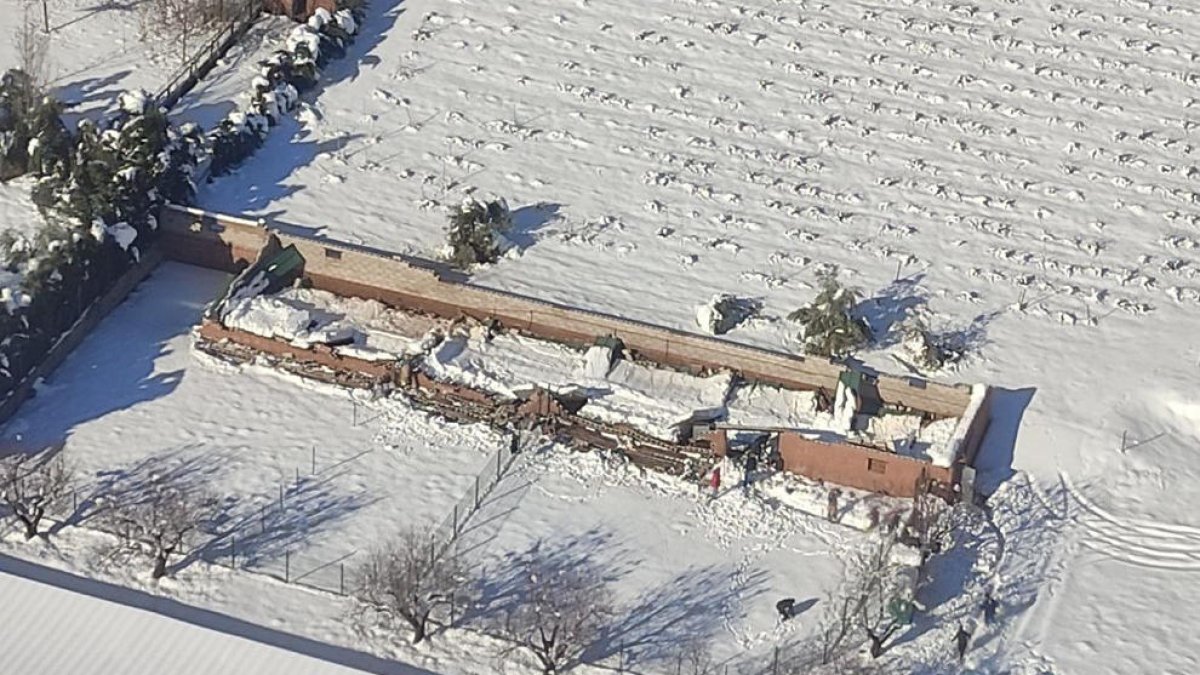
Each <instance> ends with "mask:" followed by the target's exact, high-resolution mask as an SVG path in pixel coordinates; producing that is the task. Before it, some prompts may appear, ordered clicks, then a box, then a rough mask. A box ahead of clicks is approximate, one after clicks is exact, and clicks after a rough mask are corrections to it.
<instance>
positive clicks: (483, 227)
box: [446, 199, 512, 269]
mask: <svg viewBox="0 0 1200 675" xmlns="http://www.w3.org/2000/svg"><path fill="white" fill-rule="evenodd" d="M511 225H512V216H511V214H510V213H509V211H508V204H506V203H505V202H504V200H502V199H500V200H492V201H489V202H486V203H482V202H477V201H475V200H474V199H467V200H466V201H464V202H463V203H462V204H461V205H459V206H458V207H456V208H455V209H454V210H452V211H451V213H450V225H449V228H448V229H447V233H446V252H447V256H446V257H447V258H448V259H449V260H450V262H451V263H453V264H454V265H455V266H456V267H459V268H462V269H467V268H469V267H472V266H474V265H482V264H486V263H492V262H495V261H496V260H498V259H499V258H500V254H501V253H503V243H504V239H503V233H504V232H505V231H507V230H508V229H509V227H511Z"/></svg>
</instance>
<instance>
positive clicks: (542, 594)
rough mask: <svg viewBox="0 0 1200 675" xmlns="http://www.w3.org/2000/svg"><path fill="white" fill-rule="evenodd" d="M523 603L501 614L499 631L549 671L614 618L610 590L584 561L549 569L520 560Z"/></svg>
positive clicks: (571, 659)
mask: <svg viewBox="0 0 1200 675" xmlns="http://www.w3.org/2000/svg"><path fill="white" fill-rule="evenodd" d="M521 581H522V583H521V588H520V591H519V593H520V595H519V597H520V598H521V602H520V603H519V604H518V605H516V607H514V608H513V609H512V610H511V611H509V612H508V614H507V616H506V617H505V618H504V624H503V632H504V634H505V636H506V637H508V638H509V639H511V640H512V641H513V642H514V643H515V645H516V646H517V647H523V648H525V649H527V650H529V652H530V653H532V654H533V656H534V658H536V659H537V661H538V663H539V664H541V666H542V672H544V673H547V675H550V674H553V673H558V672H560V670H562V669H565V668H568V667H570V666H571V665H573V664H574V663H576V662H577V661H578V659H579V658H580V657H581V656H582V655H583V652H584V650H585V649H587V647H588V646H589V645H590V644H591V643H592V641H593V640H594V639H595V638H596V636H597V634H598V633H600V632H601V631H602V630H603V629H604V627H605V626H606V625H607V624H608V622H609V621H611V619H612V616H613V597H612V589H610V588H609V587H608V586H607V585H606V584H605V583H604V582H603V580H602V577H601V576H599V575H596V574H590V573H589V570H588V568H587V566H585V565H572V566H562V567H557V568H553V569H551V568H550V567H549V566H547V565H544V564H542V563H541V562H540V561H538V560H529V561H527V562H525V563H523V569H522V570H521Z"/></svg>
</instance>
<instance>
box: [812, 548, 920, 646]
mask: <svg viewBox="0 0 1200 675" xmlns="http://www.w3.org/2000/svg"><path fill="white" fill-rule="evenodd" d="M895 545H896V539H895V537H894V536H893V535H892V534H889V533H879V534H878V535H877V536H876V537H875V539H874V540H873V541H872V542H871V544H870V545H869V546H867V547H865V548H864V549H861V550H859V551H857V552H856V553H855V554H854V555H853V556H852V557H851V558H850V561H849V563H848V564H847V567H846V578H845V580H844V581H843V583H842V586H841V587H840V588H839V589H838V590H837V591H835V592H833V593H832V594H831V595H830V596H829V597H828V598H827V599H826V601H825V614H824V617H823V619H822V623H821V629H820V632H819V633H818V635H817V638H816V646H815V647H814V648H812V649H810V650H808V653H806V654H805V655H804V656H805V658H808V659H811V661H814V662H816V663H819V664H822V665H828V664H833V663H838V662H840V661H841V660H842V659H843V658H844V657H846V656H847V654H848V653H849V652H851V651H852V650H853V649H855V648H856V647H857V646H858V645H861V644H863V642H864V640H863V639H862V638H865V642H866V643H867V644H868V645H869V648H870V653H871V657H872V658H878V657H879V656H881V655H883V653H884V652H885V651H887V648H888V646H889V645H888V641H889V640H891V638H892V637H893V636H894V635H895V634H896V632H897V631H899V630H900V629H901V628H903V627H904V626H906V625H908V624H909V622H910V618H911V613H912V600H911V593H912V586H911V584H910V583H909V576H908V570H907V569H906V566H905V565H904V564H902V563H900V562H898V561H897V560H896V557H895V555H894V550H895Z"/></svg>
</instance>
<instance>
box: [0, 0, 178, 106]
mask: <svg viewBox="0 0 1200 675" xmlns="http://www.w3.org/2000/svg"><path fill="white" fill-rule="evenodd" d="M46 6H47V8H48V9H49V12H50V43H49V48H48V52H47V58H46V61H47V63H46V68H47V74H48V79H49V85H50V89H51V91H52V93H53V94H54V95H55V96H56V97H57V98H58V99H59V100H61V101H62V102H63V103H64V104H65V106H66V112H67V117H68V119H69V120H71V122H69V124H70V123H73V121H74V120H78V119H81V118H84V117H87V118H90V119H98V118H99V117H100V116H101V115H103V114H104V112H105V111H106V110H109V109H112V108H115V107H116V102H117V97H118V96H119V95H120V94H121V92H123V91H128V90H130V89H145V90H147V91H150V92H154V91H157V90H158V89H159V88H160V87H162V86H163V85H165V84H166V83H167V80H169V79H170V77H171V76H172V75H173V74H174V72H175V71H176V70H177V69H178V68H179V67H180V65H181V64H182V63H183V58H182V53H181V52H180V50H179V49H178V47H176V46H173V45H172V44H170V43H169V42H167V41H165V40H163V39H158V38H150V39H148V40H143V39H142V34H143V32H142V28H141V25H140V13H139V12H140V3H137V2H113V3H104V2H95V1H94V0H63V1H62V2H48V3H46ZM26 7H27V8H28V12H29V17H30V18H31V19H32V20H33V21H34V23H35V24H36V26H37V28H38V30H41V29H42V27H43V19H42V3H40V2H25V1H24V0H3V1H2V2H0V16H2V17H3V19H0V31H2V32H3V35H4V38H5V39H4V40H3V41H2V42H3V44H2V45H0V69H4V70H7V69H9V68H18V67H20V65H21V61H20V58H19V55H18V53H17V50H16V47H15V45H14V41H13V40H11V39H10V36H11V35H13V33H14V32H15V31H16V30H17V28H18V27H19V26H20V25H21V23H22V22H23V21H24V20H25V8H26ZM197 44H199V42H197Z"/></svg>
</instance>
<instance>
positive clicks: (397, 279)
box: [160, 207, 971, 417]
mask: <svg viewBox="0 0 1200 675" xmlns="http://www.w3.org/2000/svg"><path fill="white" fill-rule="evenodd" d="M160 221H161V223H162V228H163V231H164V236H163V238H162V239H163V245H164V248H165V252H166V254H167V255H168V256H169V257H171V258H174V259H178V260H182V261H185V262H190V263H192V264H197V265H203V266H206V267H214V268H217V269H224V270H233V269H236V268H237V266H238V265H240V264H244V263H246V262H248V261H252V260H254V258H255V257H256V255H257V248H259V247H261V246H262V245H263V244H264V243H265V242H266V237H267V234H268V230H267V229H266V228H265V227H264V225H263V224H262V223H259V222H256V221H251V220H247V219H243V218H236V217H231V216H224V215H220V214H211V213H205V212H202V211H198V210H194V209H181V208H178V207H171V208H168V209H167V210H166V211H165V212H164V213H163V216H162V218H161V219H160ZM271 231H272V232H274V233H275V234H277V235H278V236H279V239H280V242H281V243H282V244H283V245H284V246H287V245H289V244H293V245H295V246H296V248H297V249H298V250H299V251H300V253H301V254H302V255H303V256H304V258H305V276H306V277H307V278H308V279H309V280H310V281H311V282H312V284H313V286H314V287H316V288H319V289H323V290H328V291H331V292H334V293H338V294H343V295H351V296H357V297H364V298H371V299H375V300H379V301H380V302H383V303H385V304H388V305H391V306H394V307H399V308H404V309H412V310H417V311H421V312H427V313H431V314H435V315H438V316H443V317H447V318H457V317H462V316H466V317H471V318H475V319H479V320H488V319H491V320H495V321H498V322H499V323H500V324H502V325H504V326H505V327H507V328H510V329H515V330H518V331H521V332H525V333H528V334H530V335H534V336H537V337H541V338H545V339H550V340H555V341H559V342H566V343H573V344H590V343H592V341H593V340H594V339H595V338H596V337H599V336H603V335H610V334H611V335H615V336H617V337H619V338H621V340H622V341H624V343H625V345H626V346H627V347H629V348H630V349H632V350H634V351H635V352H637V353H638V355H639V356H641V357H643V358H646V359H649V360H652V361H655V362H658V363H660V364H663V365H667V366H671V367H678V368H684V369H688V370H693V371H695V370H702V369H711V370H720V369H726V368H728V369H731V370H734V371H736V372H738V373H740V374H741V375H742V376H743V377H745V378H747V379H749V380H754V381H759V382H765V383H769V384H775V385H779V386H783V387H788V388H793V389H815V388H817V387H824V388H826V389H833V388H834V387H835V386H836V384H837V377H838V374H839V373H841V372H842V371H843V370H844V366H842V365H840V364H836V363H833V362H831V361H829V360H827V359H820V358H806V357H802V356H796V355H793V354H785V353H781V352H773V351H769V350H765V349H758V348H755V347H750V346H746V345H741V344H737V343H734V342H728V341H725V340H720V339H716V338H711V337H707V336H702V335H696V334H692V333H686V332H684V331H678V330H673V329H668V328H663V327H660V326H653V325H650V324H645V323H641V322H636V321H631V320H628V319H623V318H620V317H615V316H610V315H605V314H600V313H597V312H590V311H586V310H581V309H577V308H573V307H567V306H563V305H556V304H553V303H549V302H544V301H540V300H537V299H534V298H528V297H523V296H520V295H516V294H513V293H506V292H501V291H496V290H493V289H489V288H484V287H480V286H475V285H472V284H470V283H467V282H466V281H465V279H464V278H462V276H461V275H460V274H459V273H457V272H455V271H454V270H451V269H449V268H446V267H445V266H443V265H440V264H438V263H434V262H431V261H425V260H420V259H416V258H411V257H407V256H400V255H395V254H391V253H388V252H385V251H379V250H374V249H369V248H365V247H359V246H354V245H351V244H346V243H343V242H337V241H333V240H327V239H317V238H313V237H307V236H297V235H294V234H289V233H287V232H286V231H284V230H282V229H274V230H271ZM878 379H879V381H878V387H879V392H880V394H881V396H882V397H883V399H884V400H885V401H886V402H887V403H889V404H893V405H906V406H909V407H911V408H914V409H917V410H921V411H925V412H929V413H932V414H933V415H935V416H938V417H955V416H959V415H961V414H962V412H963V411H964V409H965V408H966V407H967V404H968V402H969V400H970V392H971V389H970V387H968V386H965V385H953V386H952V385H943V384H937V383H932V382H925V381H923V380H919V379H916V378H906V377H896V376H891V375H879V378H878Z"/></svg>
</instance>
